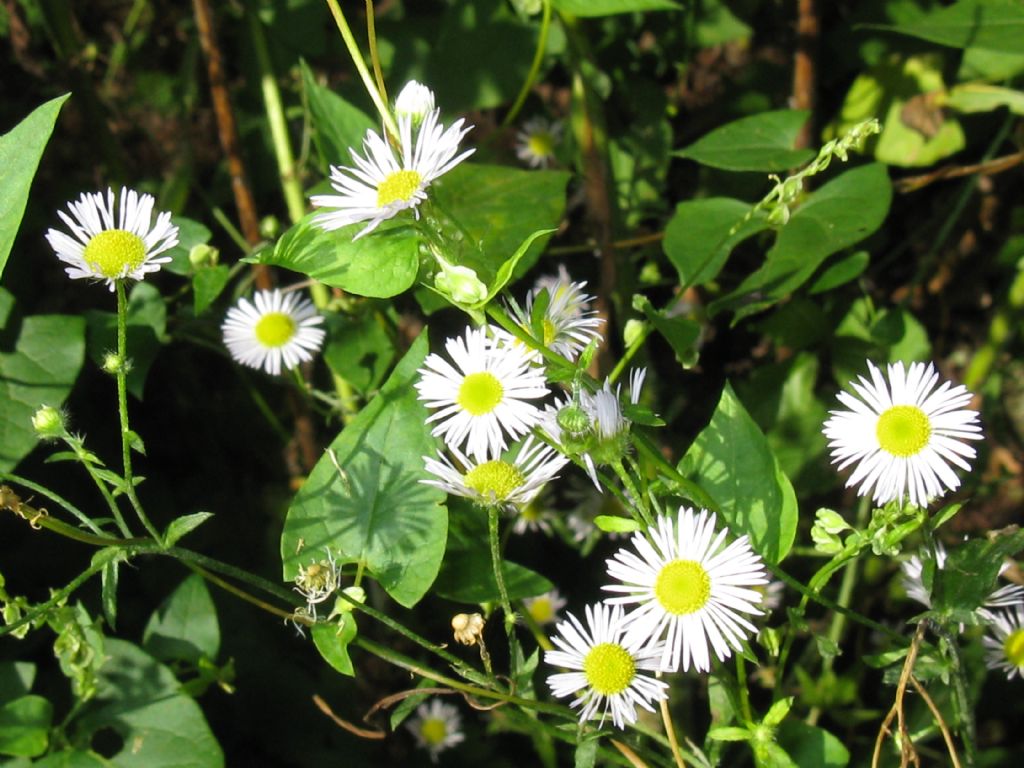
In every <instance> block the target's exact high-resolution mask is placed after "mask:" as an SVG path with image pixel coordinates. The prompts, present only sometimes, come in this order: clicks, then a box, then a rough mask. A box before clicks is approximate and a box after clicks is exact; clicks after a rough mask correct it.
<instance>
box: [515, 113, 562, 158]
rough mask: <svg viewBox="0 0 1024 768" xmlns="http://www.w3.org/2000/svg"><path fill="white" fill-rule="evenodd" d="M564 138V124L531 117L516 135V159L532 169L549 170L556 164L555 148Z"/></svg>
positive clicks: (544, 118) (539, 117)
mask: <svg viewBox="0 0 1024 768" xmlns="http://www.w3.org/2000/svg"><path fill="white" fill-rule="evenodd" d="M561 138H562V124H561V123H560V122H559V121H557V120H555V121H551V120H548V119H547V118H546V117H541V116H539V115H538V116H536V117H531V118H530V119H529V120H527V121H526V122H525V123H523V127H522V129H521V130H519V131H518V132H517V133H516V157H518V158H519V159H520V160H522V161H523V162H524V163H526V164H527V165H529V166H530V167H531V168H547V167H548V166H549V165H551V164H552V163H553V162H555V147H557V146H558V143H559V141H561Z"/></svg>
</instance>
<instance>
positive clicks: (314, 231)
mask: <svg viewBox="0 0 1024 768" xmlns="http://www.w3.org/2000/svg"><path fill="white" fill-rule="evenodd" d="M317 215H319V214H318V213H317V212H313V213H310V214H307V215H306V216H305V217H304V218H303V219H302V220H301V221H300V222H299V223H297V224H296V225H295V226H293V227H292V228H291V229H289V230H288V231H287V232H285V233H284V235H282V236H281V239H280V240H278V241H277V245H275V246H274V248H272V249H271V248H267V249H266V250H264V251H262V252H261V253H260V255H259V262H260V263H261V264H271V265H273V266H276V267H284V268H285V269H290V270H293V271H295V272H301V273H302V274H304V275H308V276H309V277H312V278H313V279H314V280H319V281H320V282H322V283H326V284H327V285H331V286H334V287H335V288H341V289H343V290H346V291H348V292H349V293H355V294H358V295H360V296H373V297H376V298H387V297H389V296H397V295H398V294H400V293H402V292H403V291H404V290H405V289H407V288H408V287H409V286H411V285H412V284H413V282H414V281H415V280H416V272H417V270H418V268H419V248H420V246H419V236H418V235H417V234H416V231H415V230H414V229H413V228H412V227H410V226H409V225H408V224H407V223H405V222H404V221H402V220H401V219H392V220H391V221H386V222H384V223H383V224H381V225H380V226H379V227H378V228H377V229H375V230H374V231H373V232H371V233H370V234H368V235H366V236H365V237H361V238H359V239H358V240H355V239H353V238H354V237H355V236H356V235H357V234H359V232H361V231H362V230H363V229H364V228H365V227H366V223H365V222H363V223H360V224H351V225H349V226H347V227H343V228H341V229H338V230H335V231H333V232H326V231H324V230H323V229H321V228H320V227H319V226H318V225H317V224H315V223H314V219H315V218H316V216H317Z"/></svg>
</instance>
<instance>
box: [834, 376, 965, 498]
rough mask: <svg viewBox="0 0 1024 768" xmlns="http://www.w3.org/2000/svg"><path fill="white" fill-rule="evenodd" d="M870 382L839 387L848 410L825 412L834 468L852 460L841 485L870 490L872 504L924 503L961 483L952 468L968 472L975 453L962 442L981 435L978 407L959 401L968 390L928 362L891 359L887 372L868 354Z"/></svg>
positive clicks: (864, 491) (862, 493) (863, 491)
mask: <svg viewBox="0 0 1024 768" xmlns="http://www.w3.org/2000/svg"><path fill="white" fill-rule="evenodd" d="M868 369H869V371H870V373H871V381H868V380H867V379H865V378H863V377H858V380H857V381H854V382H851V386H852V387H853V389H854V391H855V392H856V393H857V394H856V396H855V395H853V394H850V393H849V392H840V393H839V395H838V397H839V402H841V403H842V404H843V405H845V406H846V407H847V408H849V410H847V411H831V418H830V419H829V420H828V421H826V422H825V427H824V433H825V437H827V438H828V440H829V447H830V448H831V449H832V462H833V463H834V464H838V468H839V469H840V470H842V469H844V468H846V467H848V466H850V465H851V464H856V468H855V469H854V471H853V474H852V475H850V478H849V479H848V480H847V481H846V486H847V487H850V486H853V485H859V487H858V489H857V494H858V495H859V496H865V495H867V494H868V493H871V495H872V498H873V499H874V501H875V502H876V503H877V504H888V503H889V502H890V501H899V502H901V503H902V501H903V500H904V498H906V497H908V496H909V498H910V503H911V504H914V505H916V506H918V507H926V506H927V505H928V501H929V500H930V499H933V498H937V497H940V496H942V495H943V494H944V493H945V492H946V491H947V490H949V491H955V490H956V489H957V488H959V487H960V479H959V478H958V477H957V476H956V473H955V472H954V471H953V469H952V468H951V467H950V464H952V465H955V466H957V467H959V468H960V469H963V470H969V469H970V468H971V465H970V464H968V462H967V459H973V458H974V456H975V452H974V448H972V447H971V446H970V445H968V444H967V443H965V442H964V441H965V440H980V439H981V427H980V426H979V425H978V423H977V421H978V412H977V411H972V410H969V409H967V408H966V407H965V406H966V405H967V404H968V403H969V402H970V401H971V397H972V395H971V393H970V392H968V391H967V389H966V388H965V387H964V386H963V385H959V386H956V387H954V386H953V385H952V384H951V383H950V382H948V381H945V382H943V383H942V385H941V386H938V387H937V388H936V385H937V384H938V381H939V375H938V374H937V373H936V372H935V367H934V366H933V365H932V364H930V363H929V364H928V365H925V364H924V363H913V364H912V365H911V366H910V369H909V370H907V369H906V368H904V366H903V363H901V362H900V363H891V364H890V365H889V368H888V377H886V376H883V374H882V371H881V370H879V369H878V368H877V367H875V365H874V364H873V363H872V362H871V361H870V360H869V361H868Z"/></svg>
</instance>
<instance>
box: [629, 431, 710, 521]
mask: <svg viewBox="0 0 1024 768" xmlns="http://www.w3.org/2000/svg"><path fill="white" fill-rule="evenodd" d="M632 437H633V445H634V446H635V447H636V449H637V452H638V453H640V454H642V455H643V456H644V458H645V459H647V460H648V461H650V462H651V463H652V464H654V465H655V466H656V467H657V468H658V470H659V471H660V472H661V474H662V475H664V476H665V477H666V478H667V479H669V480H671V481H672V482H673V483H675V484H676V485H678V486H679V489H680V490H682V491H683V493H684V494H685V495H686V496H688V497H689V498H690V500H691V501H693V502H694V503H696V504H698V505H700V506H701V507H703V508H704V509H711V510H714V509H717V508H718V505H717V504H715V501H714V499H712V498H711V497H710V496H709V495H708V494H707V493H706V492H705V491H704V489H703V488H701V487H700V486H699V485H697V483H695V482H693V480H690V479H689V478H688V477H686V476H684V475H683V474H682V473H681V472H680V471H679V470H678V469H676V468H675V467H674V466H672V464H670V463H669V461H668V459H666V458H665V457H664V456H663V455H662V453H661V451H660V450H659V449H658V447H657V446H656V445H654V443H652V442H651V440H650V438H648V437H647V435H645V434H644V433H643V432H639V431H637V430H633V433H632Z"/></svg>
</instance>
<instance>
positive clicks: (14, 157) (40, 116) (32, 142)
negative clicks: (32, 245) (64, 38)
mask: <svg viewBox="0 0 1024 768" xmlns="http://www.w3.org/2000/svg"><path fill="white" fill-rule="evenodd" d="M70 95H71V94H69V93H66V94H64V95H63V96H58V97H57V98H56V99H51V100H50V101H48V102H46V103H45V104H43V105H42V106H40V107H37V108H36V109H35V110H34V111H33V112H32V114H30V115H29V116H28V117H26V118H25V119H24V120H22V121H21V122H20V123H18V124H17V125H16V126H14V128H12V129H11V130H10V131H9V132H7V133H5V134H4V135H3V136H0V189H2V190H3V194H0V275H2V274H3V272H4V267H5V266H7V257H8V256H10V253H11V247H12V246H13V245H14V236H15V235H17V234H18V227H19V226H20V225H21V217H22V215H23V214H24V213H25V203H26V202H28V191H29V188H30V187H31V186H32V179H33V177H34V176H35V175H36V168H37V167H38V166H39V158H41V157H42V155H43V149H45V148H46V143H47V142H48V141H49V140H50V134H51V133H53V125H54V123H55V122H56V121H57V115H58V114H59V113H60V108H61V105H62V104H64V102H65V101H66V100H67V98H68V96H70Z"/></svg>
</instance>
